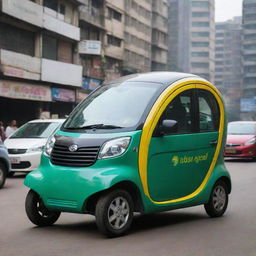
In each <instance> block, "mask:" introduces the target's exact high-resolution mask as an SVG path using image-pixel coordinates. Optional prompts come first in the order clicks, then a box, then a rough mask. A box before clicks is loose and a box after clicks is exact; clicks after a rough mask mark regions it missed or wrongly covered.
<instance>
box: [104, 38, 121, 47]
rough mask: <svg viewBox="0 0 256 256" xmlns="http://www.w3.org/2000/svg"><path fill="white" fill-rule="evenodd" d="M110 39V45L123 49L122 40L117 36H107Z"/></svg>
mask: <svg viewBox="0 0 256 256" xmlns="http://www.w3.org/2000/svg"><path fill="white" fill-rule="evenodd" d="M107 37H108V44H110V45H114V46H117V47H121V44H122V40H121V39H119V38H117V37H115V36H111V35H107Z"/></svg>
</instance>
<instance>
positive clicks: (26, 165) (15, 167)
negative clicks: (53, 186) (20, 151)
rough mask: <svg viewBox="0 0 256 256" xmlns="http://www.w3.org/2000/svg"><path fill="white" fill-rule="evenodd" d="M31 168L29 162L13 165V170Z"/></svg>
mask: <svg viewBox="0 0 256 256" xmlns="http://www.w3.org/2000/svg"><path fill="white" fill-rule="evenodd" d="M30 166H31V163H30V162H29V161H23V162H20V163H18V164H11V168H12V169H27V168H29V167H30Z"/></svg>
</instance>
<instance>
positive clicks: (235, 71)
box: [215, 17, 243, 121]
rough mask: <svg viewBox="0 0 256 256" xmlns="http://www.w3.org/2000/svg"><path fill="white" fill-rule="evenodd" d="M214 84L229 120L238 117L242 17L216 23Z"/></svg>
mask: <svg viewBox="0 0 256 256" xmlns="http://www.w3.org/2000/svg"><path fill="white" fill-rule="evenodd" d="M215 45H216V47H215V85H216V86H217V87H218V88H219V89H220V90H221V91H222V93H223V95H224V98H225V103H226V106H227V110H228V116H229V120H230V121H233V120H239V118H240V98H241V92H242V82H243V75H242V70H243V66H242V18H241V17H235V18H234V19H233V20H228V21H226V22H218V23H216V41H215Z"/></svg>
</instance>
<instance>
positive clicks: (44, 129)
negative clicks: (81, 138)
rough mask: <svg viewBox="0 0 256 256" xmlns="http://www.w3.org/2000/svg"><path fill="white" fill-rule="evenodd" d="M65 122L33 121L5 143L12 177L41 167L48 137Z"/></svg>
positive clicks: (52, 120) (53, 120)
mask: <svg viewBox="0 0 256 256" xmlns="http://www.w3.org/2000/svg"><path fill="white" fill-rule="evenodd" d="M63 122H64V119H47V120H33V121H30V122H28V123H26V124H24V125H23V126H21V127H20V128H19V129H18V130H17V131H15V133H14V134H12V135H11V136H9V137H8V138H7V139H6V140H5V141H4V144H5V146H6V148H7V150H8V154H9V157H10V162H11V172H10V176H11V175H13V174H14V173H15V172H30V171H33V170H35V169H36V168H37V167H38V166H39V164H40V159H41V153H42V151H43V149H44V146H45V144H46V141H47V139H48V137H49V136H50V135H51V134H52V133H53V132H54V131H55V130H56V129H57V128H58V127H59V126H60V125H61V124H62V123H63Z"/></svg>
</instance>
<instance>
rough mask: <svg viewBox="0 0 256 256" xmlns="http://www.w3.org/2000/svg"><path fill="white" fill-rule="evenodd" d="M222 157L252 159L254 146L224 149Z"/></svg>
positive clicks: (255, 153)
mask: <svg viewBox="0 0 256 256" xmlns="http://www.w3.org/2000/svg"><path fill="white" fill-rule="evenodd" d="M224 157H241V158H252V157H256V144H253V145H248V146H236V147H228V148H227V147H226V148H225V151H224Z"/></svg>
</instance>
